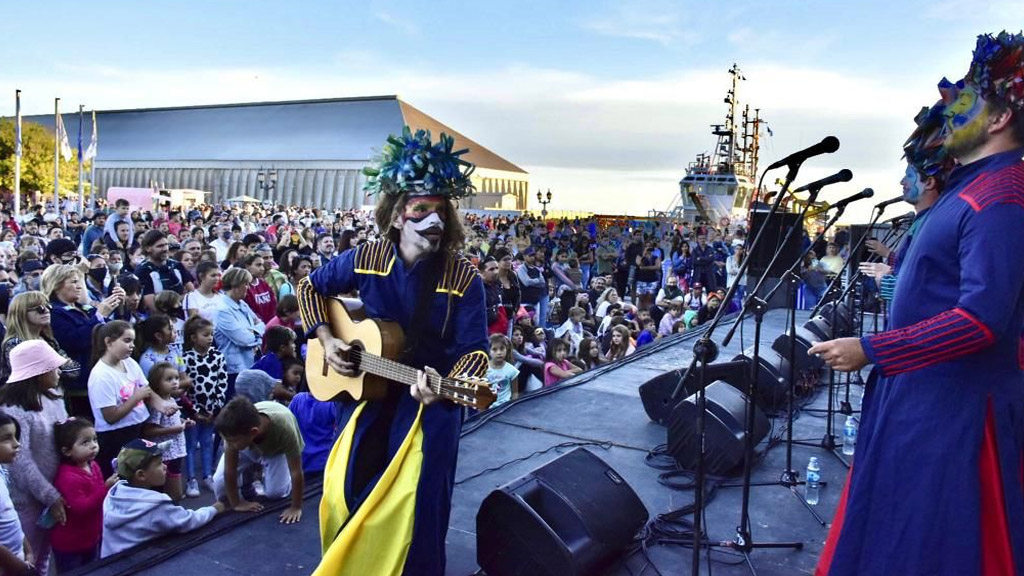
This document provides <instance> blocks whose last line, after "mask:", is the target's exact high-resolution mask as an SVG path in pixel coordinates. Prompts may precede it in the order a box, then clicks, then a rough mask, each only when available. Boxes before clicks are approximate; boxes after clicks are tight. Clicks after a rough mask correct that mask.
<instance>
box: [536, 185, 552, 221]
mask: <svg viewBox="0 0 1024 576" xmlns="http://www.w3.org/2000/svg"><path fill="white" fill-rule="evenodd" d="M537 202H540V205H541V210H540V217H541V218H547V217H548V204H551V188H548V193H547V199H545V195H544V194H542V193H541V191H540V190H537Z"/></svg>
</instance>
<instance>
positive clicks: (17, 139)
mask: <svg viewBox="0 0 1024 576" xmlns="http://www.w3.org/2000/svg"><path fill="white" fill-rule="evenodd" d="M14 111H15V114H14V122H15V124H14V217H15V218H17V217H19V216H21V90H15V91H14Z"/></svg>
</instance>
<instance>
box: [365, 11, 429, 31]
mask: <svg viewBox="0 0 1024 576" xmlns="http://www.w3.org/2000/svg"><path fill="white" fill-rule="evenodd" d="M373 17H374V18H376V19H377V20H380V21H381V22H383V23H385V24H387V25H388V26H392V27H394V28H397V29H398V30H400V31H402V32H404V33H406V34H408V35H410V36H416V35H418V34H419V33H420V29H419V27H418V26H416V24H414V23H413V22H412V21H411V20H406V19H403V18H401V17H395V16H392V15H391V13H390V12H385V11H378V12H375V13H374V15H373Z"/></svg>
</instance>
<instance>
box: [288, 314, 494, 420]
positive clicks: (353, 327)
mask: <svg viewBox="0 0 1024 576" xmlns="http://www.w3.org/2000/svg"><path fill="white" fill-rule="evenodd" d="M326 300H327V319H328V323H329V324H330V327H331V333H332V334H333V335H334V336H335V337H336V338H340V339H342V340H344V341H345V342H346V343H348V345H349V346H351V347H352V349H351V350H349V352H348V358H347V360H348V361H349V362H352V363H354V364H355V365H356V369H357V370H359V373H358V374H357V375H355V376H351V377H349V376H342V375H341V374H339V373H338V372H336V371H335V370H334V369H333V368H331V367H330V365H329V364H328V363H327V357H326V355H325V354H324V347H323V345H322V344H320V340H319V339H318V338H311V339H310V340H309V342H308V344H307V348H306V381H307V382H308V383H309V391H310V392H311V393H312V394H313V396H314V397H315V398H316V399H317V400H322V401H329V400H333V399H334V397H335V396H337V395H338V394H340V393H342V392H348V393H349V394H350V395H351V396H352V397H353V398H354V399H356V400H381V399H383V398H384V397H385V396H387V389H388V386H389V383H390V382H397V383H399V384H405V385H406V386H415V385H416V379H417V378H416V376H417V372H418V370H417V369H415V368H412V367H409V366H406V365H405V364H402V363H401V362H398V361H396V360H394V358H396V357H397V356H398V355H399V354H400V353H401V352H402V348H403V346H404V344H405V334H404V333H403V332H402V327H401V326H399V325H398V323H397V322H391V321H388V320H378V319H374V318H366V315H365V313H364V312H363V309H362V302H360V301H359V300H355V299H351V298H328V299H326ZM427 382H428V384H429V386H430V388H431V389H432V390H433V391H434V393H435V394H439V395H441V396H443V397H445V398H447V399H449V400H451V401H452V402H455V403H456V404H461V405H463V406H469V407H470V408H476V409H477V410H486V409H487V408H488V407H489V406H490V405H491V403H493V402H494V400H495V399H496V398H497V396H495V394H494V392H493V391H492V390H491V387H490V384H489V383H488V382H487V379H486V378H476V377H468V378H450V377H446V376H436V375H433V374H427Z"/></svg>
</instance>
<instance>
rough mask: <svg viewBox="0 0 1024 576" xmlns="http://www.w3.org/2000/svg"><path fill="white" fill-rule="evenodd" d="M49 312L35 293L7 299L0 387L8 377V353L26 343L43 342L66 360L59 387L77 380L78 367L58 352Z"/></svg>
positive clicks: (44, 302) (0, 365)
mask: <svg viewBox="0 0 1024 576" xmlns="http://www.w3.org/2000/svg"><path fill="white" fill-rule="evenodd" d="M51 310H52V308H51V307H50V303H49V301H47V299H46V296H44V295H43V293H42V292H39V291H35V290H33V291H31V292H23V293H21V294H18V295H17V296H15V297H14V299H13V300H11V304H10V306H9V307H8V309H7V335H6V336H5V337H4V340H3V344H0V351H2V354H0V384H7V377H8V376H10V375H11V350H13V349H14V347H15V346H17V345H18V344H21V343H22V342H26V341H28V340H43V341H44V342H46V343H47V344H49V345H50V348H53V349H54V350H56V351H57V353H58V354H60V355H61V356H63V357H65V358H67V359H68V362H67V363H65V364H64V365H63V366H61V369H60V384H61V386H63V387H65V388H67V387H68V386H74V385H75V383H76V382H77V381H78V376H79V374H80V373H81V371H82V367H81V365H79V364H78V362H75V361H74V360H71V357H70V356H68V354H67V353H66V352H64V351H63V350H61V348H60V344H58V343H57V340H56V339H55V338H54V337H53V329H52V328H51V327H50V313H51ZM82 388H83V389H84V387H82Z"/></svg>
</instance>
